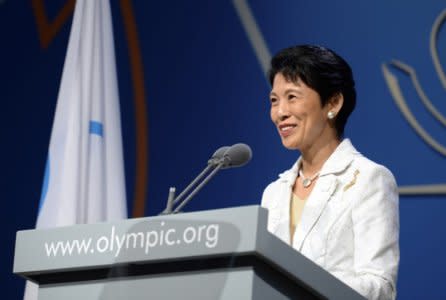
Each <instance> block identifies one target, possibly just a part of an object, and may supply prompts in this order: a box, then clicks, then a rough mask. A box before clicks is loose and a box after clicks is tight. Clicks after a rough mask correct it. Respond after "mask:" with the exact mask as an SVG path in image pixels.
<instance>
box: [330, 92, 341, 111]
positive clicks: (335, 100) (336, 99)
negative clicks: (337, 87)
mask: <svg viewBox="0 0 446 300" xmlns="http://www.w3.org/2000/svg"><path fill="white" fill-rule="evenodd" d="M342 105H344V95H342V93H337V94H335V95H333V97H331V98H330V100H328V108H329V111H333V113H334V114H335V115H337V114H338V113H339V112H340V111H341V108H342Z"/></svg>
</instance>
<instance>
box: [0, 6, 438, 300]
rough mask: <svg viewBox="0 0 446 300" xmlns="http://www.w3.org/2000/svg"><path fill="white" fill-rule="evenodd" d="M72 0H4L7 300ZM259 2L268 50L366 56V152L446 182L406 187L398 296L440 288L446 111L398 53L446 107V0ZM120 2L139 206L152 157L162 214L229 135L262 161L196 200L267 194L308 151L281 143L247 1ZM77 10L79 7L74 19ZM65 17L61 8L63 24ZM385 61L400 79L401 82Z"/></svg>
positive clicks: (119, 40) (402, 181)
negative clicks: (172, 191)
mask: <svg viewBox="0 0 446 300" xmlns="http://www.w3.org/2000/svg"><path fill="white" fill-rule="evenodd" d="M71 2H72V1H65V0H57V1H55V0H53V1H43V0H42V1H39V0H33V1H12V0H1V1H0V39H1V41H2V42H1V44H0V45H1V46H0V99H1V100H2V101H1V103H2V106H1V109H0V114H1V117H0V122H1V124H0V125H1V126H0V130H1V131H0V132H1V140H2V147H1V150H0V151H1V152H0V160H1V164H2V166H4V167H3V172H2V177H1V179H2V180H1V182H2V184H1V187H2V188H1V199H2V204H3V209H2V210H1V222H2V223H1V224H2V230H3V239H4V241H3V243H2V244H3V245H4V247H3V251H2V252H1V253H2V254H1V255H0V265H1V266H2V268H1V270H2V271H1V272H2V274H1V278H2V283H3V284H2V286H3V291H2V293H3V294H6V295H7V296H4V297H2V298H4V299H20V298H21V296H22V293H23V285H24V281H23V280H22V279H21V278H19V277H17V276H14V275H13V274H12V262H13V252H14V239H15V232H16V231H17V230H20V229H29V228H33V227H34V225H35V220H36V215H37V207H38V202H39V198H40V189H41V184H42V179H43V173H44V166H45V160H46V154H47V149H48V144H49V137H50V133H51V126H52V121H53V114H54V109H55V104H56V98H57V92H58V87H59V82H60V77H61V73H62V68H63V61H64V57H65V51H66V46H67V42H68V35H69V30H70V25H71V17H70V13H69V7H70V6H69V5H70V3H71ZM122 2H127V4H122ZM36 3H37V4H39V3H40V6H39V5H37V6H36ZM67 3H68V4H67ZM129 3H130V4H129ZM238 3H243V2H240V1H239V2H238ZM247 3H248V5H249V6H248V7H247V8H246V7H245V8H244V10H243V12H245V13H246V12H250V13H251V14H252V17H253V18H254V20H255V22H256V24H257V26H256V27H255V28H256V29H258V30H259V32H260V34H261V36H262V38H263V41H264V43H263V46H266V49H267V50H268V51H267V53H269V54H274V53H275V52H277V51H278V50H280V49H282V48H284V47H286V46H289V45H294V44H302V43H311V44H321V45H324V46H328V47H330V48H332V49H334V50H335V51H336V52H338V53H339V54H340V55H341V56H343V57H344V58H345V59H346V60H347V61H348V62H349V63H350V64H351V66H352V68H353V70H354V74H355V78H356V83H357V91H358V106H357V108H356V110H355V112H354V113H353V115H352V117H351V119H350V121H349V124H348V126H347V129H346V136H347V137H349V138H351V139H352V141H353V143H354V144H355V146H356V147H357V148H358V149H359V150H360V151H361V152H363V153H364V154H365V155H366V156H368V157H369V158H371V159H373V160H375V161H377V162H379V163H382V164H384V165H386V166H387V167H388V168H389V169H391V170H392V171H393V173H394V174H395V177H396V179H397V181H398V183H399V185H400V186H401V187H402V188H406V187H411V186H414V185H417V186H418V185H430V184H437V185H441V184H442V186H437V187H439V190H438V191H437V192H436V193H433V194H430V195H426V194H425V193H424V194H423V193H419V192H417V191H418V190H415V194H413V195H405V194H404V195H402V196H401V199H400V216H401V265H400V272H399V280H398V299H438V298H441V295H443V289H442V281H443V278H445V276H444V275H446V274H445V273H446V271H445V270H446V261H445V259H444V258H443V251H442V250H443V249H444V246H445V245H446V234H445V229H444V226H443V215H444V211H445V210H446V199H445V198H446V193H445V192H444V190H445V187H444V186H445V185H446V178H445V176H444V169H445V158H446V154H445V153H442V152H441V149H442V148H441V147H443V148H444V147H445V145H446V135H445V124H443V123H441V120H439V119H438V118H435V117H434V116H433V115H432V114H431V113H430V112H429V111H428V110H427V108H426V106H425V105H424V104H423V103H422V102H421V97H420V96H419V94H418V93H417V90H416V86H415V85H414V82H413V81H411V78H410V76H409V75H410V74H409V73H407V72H404V71H403V70H402V69H401V68H398V67H396V66H395V64H391V62H392V60H394V59H396V60H399V61H401V62H403V63H404V64H406V65H409V66H410V67H412V68H413V70H414V72H416V75H417V78H418V80H419V84H420V86H421V87H422V89H423V91H424V92H425V94H426V96H427V97H428V98H429V99H430V101H431V102H432V104H433V105H434V106H435V108H436V110H437V111H438V112H439V113H440V114H442V115H443V116H444V115H446V101H444V99H445V89H444V86H442V83H441V81H440V77H439V75H438V73H437V72H436V69H435V67H434V63H433V59H432V57H433V56H432V52H431V50H430V44H429V42H430V40H429V39H430V38H431V31H432V28H433V26H434V22H435V20H437V25H438V26H437V28H438V35H437V36H436V41H437V43H438V44H437V48H436V49H437V51H438V56H439V61H440V65H441V62H445V63H446V55H445V49H446V32H445V31H446V26H443V22H442V20H443V19H441V16H442V13H443V11H444V10H445V9H446V5H445V4H444V3H442V2H440V1H434V0H427V1H423V2H422V3H420V2H418V1H403V0H395V1H374V2H365V1H353V0H343V1H285V0H281V1H266V0H256V1H254V0H251V1H247ZM33 4H34V5H33ZM111 4H112V13H113V22H114V32H115V45H116V59H117V66H118V79H119V89H120V99H121V113H122V120H123V138H124V151H125V164H126V176H127V189H128V199H129V208H130V211H131V209H132V206H133V199H134V198H135V191H134V186H135V181H136V180H137V178H138V177H140V178H141V176H140V175H138V173H137V170H138V169H141V168H143V169H144V167H147V169H148V176H147V177H142V178H144V180H145V182H144V183H145V187H146V188H147V192H146V194H145V196H144V198H145V199H146V208H145V215H155V214H158V213H159V212H160V211H161V210H162V209H163V207H164V205H165V200H166V198H167V192H168V188H169V186H176V187H177V189H179V190H181V189H182V188H184V187H185V186H186V185H187V183H188V182H189V181H190V180H191V179H192V178H193V177H194V176H195V175H196V174H198V172H200V171H201V169H202V168H203V167H204V166H205V163H206V161H207V158H208V157H209V156H210V155H211V154H212V153H213V151H214V150H215V149H216V148H218V147H219V146H222V145H227V144H233V143H236V142H241V141H243V142H246V143H248V144H249V145H250V146H251V147H252V149H253V153H254V155H253V159H252V162H251V163H250V164H249V165H247V166H246V167H244V168H240V169H234V170H225V171H222V172H221V173H220V174H219V175H218V176H217V177H216V178H215V179H214V180H213V181H212V182H210V184H209V185H208V186H206V187H205V188H204V189H203V190H202V191H201V192H200V193H199V194H198V195H197V196H196V198H195V199H194V201H193V202H191V203H190V205H188V206H187V209H186V210H188V211H191V210H204V209H212V208H221V207H230V206H239V205H247V204H258V203H259V202H260V197H261V193H262V191H263V188H264V187H265V186H266V185H267V184H268V183H269V182H270V181H272V180H274V179H275V178H276V176H277V174H278V173H280V172H281V171H282V170H284V169H286V168H288V167H289V166H290V165H291V164H292V163H293V162H294V160H295V159H296V158H297V157H298V153H296V152H291V151H288V150H285V149H284V148H283V147H282V145H281V143H280V139H279V137H278V136H277V133H276V131H275V129H274V127H273V126H272V123H271V121H270V120H269V102H268V94H269V89H270V87H269V85H268V83H267V81H266V79H265V76H264V72H263V69H262V63H261V61H260V60H259V59H260V58H261V57H262V56H261V55H260V56H259V55H256V51H255V49H256V47H258V46H259V43H258V42H256V43H252V42H251V40H250V38H249V36H250V34H251V33H252V32H251V33H250V31H249V30H246V27H244V26H243V24H244V23H243V19H242V18H241V17H240V16H241V15H240V14H238V13H237V6H236V5H234V3H233V2H232V1H229V0H227V1H205V0H197V1H193V2H190V1H174V2H172V1H168V2H166V1H164V2H163V1H156V2H154V1H121V2H119V1H118V0H111ZM67 7H68V8H67ZM123 7H127V8H129V7H131V8H132V12H133V14H134V21H135V22H136V30H137V31H136V33H137V37H138V42H139V48H138V49H139V51H140V54H141V59H142V67H143V68H142V70H143V77H140V78H143V86H144V88H145V94H144V95H145V96H144V104H145V105H142V106H141V105H135V101H134V99H135V97H136V96H135V94H137V92H136V90H135V88H134V86H133V84H134V81H135V77H134V70H133V69H132V66H131V63H130V62H131V59H132V57H133V58H134V55H135V53H134V52H132V51H130V50H131V46H130V43H129V41H128V34H127V33H126V27H125V23H124V21H125V17H124V15H123V14H122V10H123ZM246 9H248V10H246ZM64 10H66V11H68V13H65V14H66V18H63V16H64ZM42 11H44V12H45V14H46V16H47V20H48V24H49V25H48V26H50V27H51V26H52V27H54V28H56V27H57V29H58V30H57V31H55V33H54V34H53V35H51V36H50V38H49V42H48V45H47V46H42V44H41V43H40V39H39V37H40V38H41V37H42V32H41V31H42V30H43V29H42V27H41V25H39V23H38V22H37V20H38V17H37V15H38V12H42ZM245 16H246V15H245ZM58 18H59V19H61V20H62V21H60V24H59V25H58V24H57V22H58V21H56V20H58ZM39 26H40V27H39ZM250 28H251V29H252V27H250ZM39 30H40V31H39ZM46 30H47V31H48V28H47V29H46ZM129 53H130V56H129ZM383 68H387V70H388V72H389V73H388V74H390V76H393V77H392V78H393V79H396V80H397V81H395V82H393V83H392V82H390V81H388V80H387V81H386V78H385V76H384V72H383V70H384V69H383ZM412 75H413V73H412ZM412 77H413V76H412ZM387 78H389V77H387ZM390 87H393V88H394V89H395V88H396V87H399V89H400V91H401V92H402V99H403V101H404V102H405V103H406V105H407V107H408V108H409V109H410V111H411V112H412V115H413V118H414V119H415V120H416V121H417V122H418V123H419V124H420V126H422V128H424V132H425V133H427V134H428V135H429V136H430V137H431V138H432V139H433V140H434V141H435V142H436V143H438V145H440V148H438V147H437V149H435V148H433V147H432V146H430V145H429V143H427V142H426V139H425V138H423V136H421V135H420V134H418V133H417V132H416V131H415V130H414V128H413V127H412V126H411V125H410V123H409V122H408V120H407V119H406V117H405V116H404V115H403V113H402V111H401V109H400V108H399V106H398V105H397V104H396V101H395V98H394V96H395V95H396V94H392V93H391V90H390ZM140 110H144V112H145V113H146V118H145V120H146V121H147V126H146V127H145V128H140V127H138V126H141V125H138V124H140V123H135V118H136V117H135V116H136V115H137V114H138V113H139V114H141V111H140ZM142 115H144V114H142ZM138 132H139V133H141V132H142V133H145V136H146V137H148V143H147V146H148V151H147V153H146V154H147V155H148V162H147V165H146V166H141V165H139V164H140V163H141V161H140V160H138V153H139V155H140V154H141V153H140V151H141V149H142V148H141V145H140V144H138V143H139V142H140V138H139V137H138ZM442 145H443V146H442ZM372 184H373V183H372ZM441 188H442V189H443V192H442V191H441Z"/></svg>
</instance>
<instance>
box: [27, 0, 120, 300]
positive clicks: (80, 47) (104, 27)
mask: <svg viewBox="0 0 446 300" xmlns="http://www.w3.org/2000/svg"><path fill="white" fill-rule="evenodd" d="M126 203H127V202H126V192H125V179H124V163H123V153H122V137H121V121H120V112H119V98H118V85H117V78H116V67H115V53H114V41H113V28H112V23H111V12H110V4H109V2H108V0H95V1H90V0H77V1H76V7H75V11H74V17H73V23H72V27H71V33H70V40H69V42H68V50H67V54H66V57H65V64H64V69H63V74H62V81H61V84H60V88H59V95H58V99H57V107H56V113H55V117H54V123H53V129H52V134H51V140H50V146H49V152H48V160H47V166H46V171H45V179H44V184H43V189H42V198H41V200H40V207H39V214H38V218H37V226H36V227H37V228H50V227H57V226H66V225H73V224H81V223H93V222H101V221H109V220H118V219H123V218H126V217H127V206H126ZM25 299H26V300H30V299H37V288H36V285H34V284H32V285H31V284H27V287H26V290H25Z"/></svg>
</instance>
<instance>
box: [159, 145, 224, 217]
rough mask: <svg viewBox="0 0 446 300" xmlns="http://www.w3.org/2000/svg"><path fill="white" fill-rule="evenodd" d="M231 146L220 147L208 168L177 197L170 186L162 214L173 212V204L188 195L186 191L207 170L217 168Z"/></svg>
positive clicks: (173, 188) (213, 155) (209, 161)
mask: <svg viewBox="0 0 446 300" xmlns="http://www.w3.org/2000/svg"><path fill="white" fill-rule="evenodd" d="M229 148H230V147H229V146H223V147H220V148H218V149H217V150H216V151H215V152H214V154H212V156H211V158H210V159H209V160H208V165H207V166H206V168H204V170H203V171H201V173H200V174H198V176H197V177H195V179H194V180H193V181H192V182H191V183H189V185H188V186H187V187H186V188H185V189H184V190H183V191H182V192H181V193H180V194H179V195H178V196H177V197H176V198H175V191H176V189H175V187H170V189H169V196H168V199H167V205H166V208H165V209H164V210H163V211H162V212H161V213H160V214H161V215H166V214H171V213H172V209H173V206H174V205H175V204H177V203H178V202H179V201H180V200H181V198H183V197H184V195H186V193H187V192H188V191H189V190H190V189H191V188H192V187H193V186H194V185H196V184H197V183H198V181H199V180H200V179H201V178H203V176H204V175H206V173H207V172H209V171H210V170H211V169H212V168H215V166H216V165H218V164H219V163H220V161H221V159H222V158H223V155H224V154H225V153H226V151H227V150H228V149H229Z"/></svg>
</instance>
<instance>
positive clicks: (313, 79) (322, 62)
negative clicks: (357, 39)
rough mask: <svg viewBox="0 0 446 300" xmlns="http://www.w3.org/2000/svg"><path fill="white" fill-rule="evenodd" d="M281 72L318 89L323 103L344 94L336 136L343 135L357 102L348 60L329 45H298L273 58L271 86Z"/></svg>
mask: <svg viewBox="0 0 446 300" xmlns="http://www.w3.org/2000/svg"><path fill="white" fill-rule="evenodd" d="M278 73H280V74H282V75H283V76H284V77H285V78H286V79H287V80H289V81H292V82H295V83H296V82H297V81H298V80H299V79H300V80H302V81H303V82H304V83H305V84H306V85H307V86H309V87H310V88H312V89H313V90H315V91H316V92H317V93H318V94H319V96H320V98H321V105H322V107H323V106H325V104H327V102H328V101H329V100H330V99H331V98H332V97H334V96H336V95H338V94H342V96H343V97H344V103H343V105H342V108H341V110H340V111H339V112H338V114H337V116H336V119H335V128H336V132H337V136H338V138H341V137H342V136H343V134H344V127H345V124H346V123H347V119H348V117H349V116H350V114H351V113H352V111H353V110H354V108H355V105H356V90H355V81H354V79H353V73H352V69H351V68H350V66H349V65H348V63H347V62H346V61H345V60H344V59H343V58H342V57H340V56H339V55H337V54H336V53H335V52H334V51H333V50H330V49H328V48H325V47H321V46H314V45H299V46H293V47H289V48H286V49H283V50H281V51H279V52H278V53H277V54H276V55H275V56H274V57H273V58H272V59H271V68H270V70H269V73H268V76H269V82H270V84H271V86H272V85H273V82H274V77H275V76H276V75H277V74H278Z"/></svg>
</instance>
